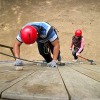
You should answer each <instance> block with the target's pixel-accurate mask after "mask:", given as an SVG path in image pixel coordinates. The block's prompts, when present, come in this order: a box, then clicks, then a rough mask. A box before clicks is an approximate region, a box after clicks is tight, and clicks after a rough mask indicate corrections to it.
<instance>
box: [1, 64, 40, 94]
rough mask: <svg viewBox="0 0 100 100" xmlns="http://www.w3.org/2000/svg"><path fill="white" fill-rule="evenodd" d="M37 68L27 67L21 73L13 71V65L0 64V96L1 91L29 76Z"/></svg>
mask: <svg viewBox="0 0 100 100" xmlns="http://www.w3.org/2000/svg"><path fill="white" fill-rule="evenodd" d="M37 70H39V68H37V67H36V68H35V66H31V65H27V66H24V70H23V71H15V70H14V66H13V63H2V64H0V95H1V94H2V92H3V91H5V90H6V89H8V88H9V87H11V86H12V85H14V84H16V83H17V82H19V81H21V80H22V79H24V78H26V77H27V76H28V75H31V74H32V73H34V72H35V71H37Z"/></svg>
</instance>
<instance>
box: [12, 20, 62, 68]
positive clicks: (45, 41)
mask: <svg viewBox="0 0 100 100" xmlns="http://www.w3.org/2000/svg"><path fill="white" fill-rule="evenodd" d="M35 41H36V42H37V46H38V50H39V53H40V55H41V56H42V57H43V58H44V59H45V61H46V62H47V65H48V66H50V67H56V66H57V63H56V61H57V60H58V61H61V56H60V43H59V38H58V35H57V32H56V31H55V28H54V27H52V26H51V25H50V24H49V23H47V22H30V23H28V24H26V25H25V26H24V27H23V28H22V29H21V30H20V32H19V34H18V35H17V37H16V41H15V43H14V46H13V48H14V54H15V57H17V58H20V46H21V44H22V43H25V44H32V43H34V42H35ZM48 48H49V50H48ZM49 51H51V53H52V54H53V57H51V53H50V52H49ZM14 65H15V66H21V65H23V62H22V61H21V60H20V59H16V61H15V62H14Z"/></svg>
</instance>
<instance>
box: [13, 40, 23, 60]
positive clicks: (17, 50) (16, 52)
mask: <svg viewBox="0 0 100 100" xmlns="http://www.w3.org/2000/svg"><path fill="white" fill-rule="evenodd" d="M20 45H21V43H18V42H15V44H14V46H13V51H14V55H15V57H17V58H20Z"/></svg>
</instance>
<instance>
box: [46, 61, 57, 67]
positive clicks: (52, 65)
mask: <svg viewBox="0 0 100 100" xmlns="http://www.w3.org/2000/svg"><path fill="white" fill-rule="evenodd" d="M47 66H49V67H57V64H56V61H55V60H52V61H51V62H49V63H48V64H47Z"/></svg>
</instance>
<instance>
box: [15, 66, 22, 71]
mask: <svg viewBox="0 0 100 100" xmlns="http://www.w3.org/2000/svg"><path fill="white" fill-rule="evenodd" d="M15 70H16V71H22V70H23V67H21V66H20V67H19V66H16V67H15Z"/></svg>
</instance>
